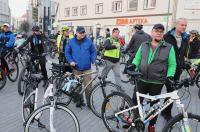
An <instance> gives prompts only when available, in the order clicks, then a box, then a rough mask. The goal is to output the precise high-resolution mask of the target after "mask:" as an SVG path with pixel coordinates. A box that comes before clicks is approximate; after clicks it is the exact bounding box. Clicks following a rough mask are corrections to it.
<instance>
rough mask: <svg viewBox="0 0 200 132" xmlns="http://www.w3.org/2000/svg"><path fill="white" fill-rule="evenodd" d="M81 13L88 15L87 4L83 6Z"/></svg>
mask: <svg viewBox="0 0 200 132" xmlns="http://www.w3.org/2000/svg"><path fill="white" fill-rule="evenodd" d="M80 10H81V15H87V6H81V8H80Z"/></svg>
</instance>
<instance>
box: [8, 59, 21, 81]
mask: <svg viewBox="0 0 200 132" xmlns="http://www.w3.org/2000/svg"><path fill="white" fill-rule="evenodd" d="M11 65H13V67H14V71H16V76H15V77H14V78H12V75H13V72H11V73H9V74H8V79H9V80H10V81H11V82H15V81H17V78H18V76H19V66H18V63H17V62H16V61H15V60H13V61H12V64H11Z"/></svg>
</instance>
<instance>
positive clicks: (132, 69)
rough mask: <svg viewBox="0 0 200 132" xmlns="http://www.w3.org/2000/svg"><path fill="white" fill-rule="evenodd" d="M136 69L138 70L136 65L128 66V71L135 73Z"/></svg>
mask: <svg viewBox="0 0 200 132" xmlns="http://www.w3.org/2000/svg"><path fill="white" fill-rule="evenodd" d="M135 68H136V65H135V64H130V65H128V66H127V67H126V69H127V70H128V71H135Z"/></svg>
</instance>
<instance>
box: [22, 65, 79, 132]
mask: <svg viewBox="0 0 200 132" xmlns="http://www.w3.org/2000/svg"><path fill="white" fill-rule="evenodd" d="M52 65H53V64H52ZM52 70H53V69H52ZM52 73H53V71H52ZM55 77H56V76H54V74H53V75H52V76H51V77H50V79H49V81H50V84H49V86H48V87H47V89H46V91H45V94H44V101H45V100H46V101H47V102H50V104H45V105H42V106H40V107H39V108H37V109H35V110H34V111H33V112H32V113H31V114H30V115H29V116H28V117H27V120H26V121H25V123H24V125H25V127H24V132H41V131H46V132H66V131H68V132H80V125H79V122H78V119H77V117H76V115H75V114H74V113H73V112H72V111H71V110H70V109H69V108H67V106H66V105H65V104H63V103H57V98H59V97H57V96H54V93H55V92H54V86H53V80H54V78H55Z"/></svg>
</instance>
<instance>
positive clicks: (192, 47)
mask: <svg viewBox="0 0 200 132" xmlns="http://www.w3.org/2000/svg"><path fill="white" fill-rule="evenodd" d="M198 36H199V32H198V31H197V30H191V31H190V38H189V42H188V45H187V50H186V57H187V58H188V59H198V58H199V57H200V40H199V38H198Z"/></svg>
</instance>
